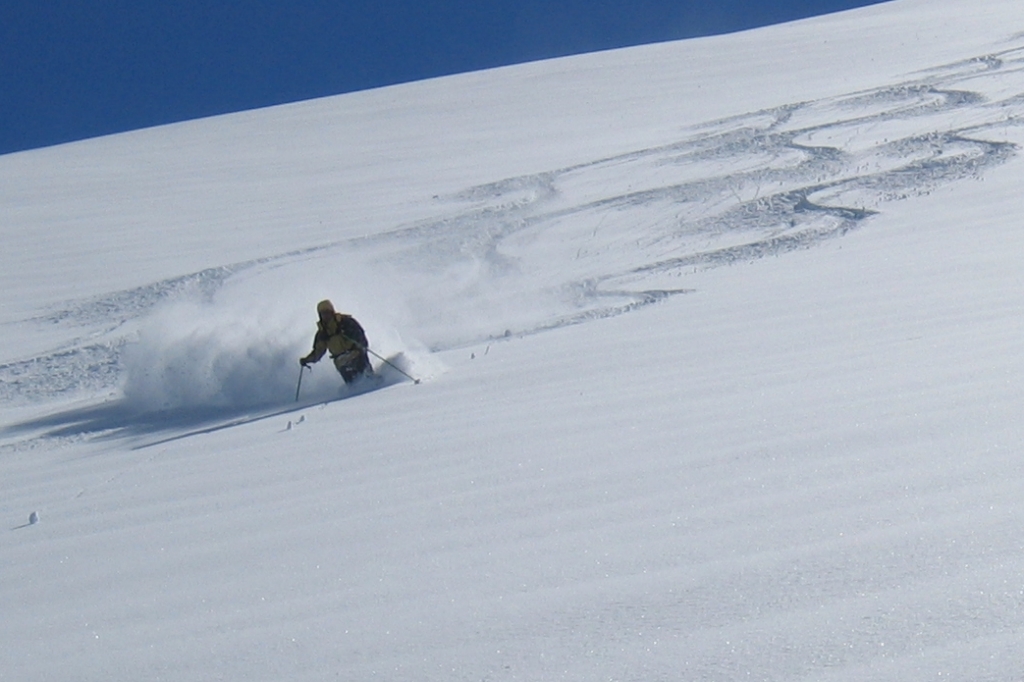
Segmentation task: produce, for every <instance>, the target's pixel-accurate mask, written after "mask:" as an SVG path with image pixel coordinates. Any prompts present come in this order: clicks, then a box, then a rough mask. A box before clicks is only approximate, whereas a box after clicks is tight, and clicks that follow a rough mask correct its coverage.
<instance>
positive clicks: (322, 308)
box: [316, 299, 334, 317]
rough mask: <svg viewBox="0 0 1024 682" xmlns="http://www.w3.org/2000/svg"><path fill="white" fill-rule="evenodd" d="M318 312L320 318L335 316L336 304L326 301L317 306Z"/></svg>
mask: <svg viewBox="0 0 1024 682" xmlns="http://www.w3.org/2000/svg"><path fill="white" fill-rule="evenodd" d="M316 312H317V314H318V315H320V317H323V316H325V315H333V314H334V304H333V303H331V302H330V301H328V300H326V299H324V300H323V301H320V302H319V303H317V304H316Z"/></svg>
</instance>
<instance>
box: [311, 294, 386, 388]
mask: <svg viewBox="0 0 1024 682" xmlns="http://www.w3.org/2000/svg"><path fill="white" fill-rule="evenodd" d="M316 312H317V315H319V316H320V321H319V322H317V325H316V326H317V331H316V336H314V337H313V350H312V351H311V352H310V353H309V355H307V356H305V357H302V358H299V364H300V365H302V366H303V367H308V366H309V365H310V364H311V363H314V362H319V361H320V358H322V357H323V356H324V354H325V353H328V352H329V353H330V354H331V360H334V366H335V367H336V368H337V370H338V373H339V374H341V378H342V379H344V380H345V383H346V384H350V383H352V382H353V381H355V380H356V379H358V378H360V377H363V376H371V375H372V374H373V367H372V366H371V365H370V357H369V355H367V349H368V347H369V345H370V344H369V342H367V340H366V332H364V331H363V328H362V326H360V324H359V323H358V322H356V320H355V318H354V317H352V316H351V315H346V314H344V313H338V312H335V311H334V305H333V304H332V303H331V302H330V301H326V300H325V301H320V303H318V304H317V306H316Z"/></svg>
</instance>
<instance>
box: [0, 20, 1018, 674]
mask: <svg viewBox="0 0 1024 682" xmlns="http://www.w3.org/2000/svg"><path fill="white" fill-rule="evenodd" d="M1022 114H1024V16H1022V15H1020V12H1019V7H1018V6H1017V3H1014V2H1011V1H1010V0H982V1H980V2H974V3H963V2H959V1H955V0H928V2H923V1H919V0H897V1H896V2H892V3H887V4H883V5H876V6H873V7H870V8H864V9H861V10H857V11H853V12H848V13H843V14H839V15H834V16H830V17H822V18H817V19H813V20H808V21H804V22H798V23H795V24H790V25H786V26H777V27H772V28H768V29H762V30H758V31H752V32H748V33H743V34H737V35H732V36H724V37H718V38H711V39H701V40H695V41H686V42H681V43H671V44H664V45H655V46H649V47H644V48H635V49H630V50H622V51H614V52H608V53H601V54H595V55H586V56H581V57H576V58H571V59H563V60H555V61H550V62H539V63H535V64H529V65H523V66H519V67H513V68H508V69H501V70H497V71H491V72H483V73H476V74H467V75H463V76H457V77H452V78H446V79H441V80H436V81H427V82H423V83H417V84H411V85H407V86H400V87H395V88H387V89H383V90H378V91H373V92H368V93H358V94H355V95H345V96H342V97H338V98H330V99H326V100H318V101H313V102H308V103H302V104H297V105H292V106H286V107H279V108H274V109H268V110H263V111H256V112H249V113H245V114H239V115H234V116H227V117H221V118H215V119H209V120H203V121H195V122H191V123H186V124H179V125H175V126H169V127H163V128H156V129H152V130H147V131H141V132H138V133H132V134H127V135H120V136H115V137H110V138H103V139H98V140H93V141H88V142H83V143H77V144H73V145H66V146H62V147H56V148H52V149H46V150H39V151H33V152H27V153H21V154H13V155H8V156H4V157H0V234H2V237H3V243H4V249H3V250H2V251H0V291H2V292H3V294H2V296H0V326H2V329H3V334H2V335H0V519H3V520H4V523H5V524H6V525H4V526H0V536H2V538H3V539H2V541H0V575H2V576H3V580H2V581H0V613H2V614H3V618H0V679H11V680H19V681H20V680H50V679H64V678H67V677H69V671H72V672H70V676H72V677H73V678H74V679H82V680H93V679H96V680H111V679H124V680H137V679H172V680H188V679H196V680H199V679H202V680H206V679H267V680H272V679H273V680H276V679H289V680H306V679H308V680H321V679H353V680H363V679H387V680H435V679H436V680H453V679H458V680H555V679H571V680H577V679H578V680H590V679H609V680H662V679H664V680H677V679H680V680H736V679H761V680H863V679H872V680H925V679H936V678H946V677H949V678H952V679H971V680H1007V681H1009V680H1019V679H1021V678H1022V677H1024V659H1021V657H1020V655H1019V653H1018V652H1019V649H1020V645H1021V637H1022V636H1024V616H1022V607H1024V529H1022V518H1024V516H1022V515H1024V502H1022V501H1021V500H1022V499H1024V497H1022V493H1024V464H1022V460H1021V458H1020V454H1021V445H1022V442H1024V426H1022V425H1021V421H1020V419H1019V416H1018V415H1019V413H1020V407H1021V405H1022V404H1024V389H1022V378H1024V357H1022V354H1021V352H1020V350H1021V338H1022V331H1024V329H1022V327H1024V324H1022V322H1021V320H1022V319H1024V318H1022V312H1024V286H1022V284H1024V283H1022V275H1021V274H1020V272H1021V271H1020V268H1019V266H1018V260H1019V254H1020V253H1021V252H1022V251H1024V235H1022V232H1021V230H1020V229H1019V228H1020V219H1019V218H1018V214H1019V209H1020V205H1021V200H1020V198H1019V197H1020V186H1021V183H1022V180H1024V161H1022V159H1021V155H1020V149H1021V146H1022V145H1024V118H1022ZM324 297H331V298H332V299H333V300H334V301H335V303H336V304H337V305H338V306H339V307H340V308H343V309H346V310H348V311H350V312H353V313H355V314H356V315H357V317H359V318H360V320H362V321H363V322H364V324H365V326H366V327H367V331H368V334H369V336H370V340H371V343H372V345H373V347H374V349H375V350H376V351H377V352H379V353H380V354H382V355H383V356H387V357H395V354H399V353H401V354H402V355H401V357H402V358H403V362H404V364H402V367H403V368H404V369H406V370H408V371H409V372H411V373H412V374H414V375H416V376H417V377H422V378H423V379H424V381H423V383H421V384H419V385H412V384H411V383H409V382H402V381H400V379H401V377H400V375H397V374H396V373H394V372H390V373H389V378H388V381H387V382H386V385H385V386H384V387H382V388H381V389H380V390H374V391H369V392H360V391H345V390H343V389H339V388H338V385H337V384H338V380H337V377H335V376H333V370H332V369H330V367H329V366H327V364H326V363H321V364H320V365H318V366H316V368H315V370H314V371H313V372H312V373H311V374H308V375H307V376H306V377H305V378H304V382H303V385H302V395H303V397H302V400H301V401H300V402H299V403H295V402H294V395H295V382H296V380H297V378H298V370H299V368H298V365H297V363H296V360H297V358H298V357H299V355H300V354H302V353H304V352H305V350H306V348H307V347H308V344H309V341H310V338H311V336H312V331H313V328H312V324H313V321H314V306H315V303H316V302H317V301H318V300H319V299H320V298H324ZM378 364H379V361H378ZM384 369H385V370H386V369H387V368H384ZM32 512H36V513H37V522H35V523H30V522H29V514H30V513H32Z"/></svg>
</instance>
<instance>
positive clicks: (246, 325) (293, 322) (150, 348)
mask: <svg viewBox="0 0 1024 682" xmlns="http://www.w3.org/2000/svg"><path fill="white" fill-rule="evenodd" d="M308 279H309V278H308V277H304V276H303V275H301V274H299V275H297V273H296V272H295V268H290V267H285V268H281V269H277V270H271V271H262V272H253V273H249V274H248V275H246V276H243V277H240V278H239V279H237V280H235V281H233V282H231V283H230V284H229V285H228V286H226V287H225V289H223V290H221V291H220V292H218V294H217V295H216V296H214V297H213V299H212V300H207V301H193V300H186V301H177V302H173V303H169V304H168V305H166V306H163V307H161V308H160V309H158V310H157V311H156V312H155V313H154V314H153V315H152V316H150V318H149V319H148V320H146V321H145V322H144V324H143V325H142V329H141V331H140V333H139V338H138V341H137V342H136V343H134V344H132V345H131V347H130V348H129V349H128V351H127V352H126V356H125V369H126V378H125V383H124V386H123V392H124V398H125V401H126V403H127V404H128V405H130V406H131V407H132V408H134V409H137V410H139V411H143V412H153V411H162V410H206V409H214V410H233V409H240V408H250V407H260V406H273V405H282V404H287V403H289V402H292V401H294V399H295V389H296V383H297V381H298V378H299V372H300V366H299V363H298V359H299V358H300V357H301V356H302V355H305V354H306V353H308V352H309V350H310V347H311V345H312V339H313V335H314V333H315V332H316V303H317V301H319V300H320V299H321V298H326V297H329V295H330V292H331V291H332V290H333V289H335V288H337V289H338V290H340V291H349V292H351V291H352V289H348V288H341V287H330V286H328V287H324V286H323V284H322V282H319V283H312V282H310V281H307V280H308ZM311 292H312V293H311ZM352 299H356V300H352ZM336 303H337V304H339V305H338V307H339V310H344V311H345V312H350V313H352V314H354V315H355V316H356V317H357V319H359V321H360V322H361V323H362V324H363V326H364V327H365V328H366V331H367V335H368V336H369V338H370V344H371V350H373V351H374V353H376V354H379V355H380V356H381V357H384V358H389V359H390V360H391V361H393V362H395V364H396V365H398V366H400V367H401V368H402V369H403V370H404V371H407V372H409V373H410V374H412V373H414V372H419V373H421V374H423V375H424V377H423V378H429V376H433V375H436V374H437V373H439V372H440V371H441V370H442V368H441V367H440V366H439V365H438V364H437V361H436V360H432V359H431V357H430V354H429V352H428V351H426V349H423V348H421V347H419V345H418V344H415V343H407V342H405V341H403V340H402V339H401V338H400V336H399V335H398V333H397V332H395V331H393V330H391V328H390V326H389V325H388V324H386V323H385V322H382V321H381V320H380V319H379V316H375V315H374V314H372V313H371V312H370V311H367V312H366V313H365V314H364V311H363V309H362V306H360V305H358V297H353V296H350V297H349V298H348V299H347V300H342V299H336ZM372 359H373V362H374V365H375V366H379V365H380V364H381V361H380V360H379V359H377V358H376V357H374V358H372ZM417 376H418V375H417ZM342 395H344V386H343V384H342V382H341V379H340V377H339V376H338V374H337V372H336V371H335V370H334V367H333V365H332V364H331V362H330V360H329V359H328V358H324V359H323V360H322V361H321V362H320V363H319V364H317V365H315V366H314V368H313V371H311V372H307V373H306V374H305V375H304V376H303V379H302V399H303V400H304V401H311V400H330V399H333V398H337V397H340V396H342Z"/></svg>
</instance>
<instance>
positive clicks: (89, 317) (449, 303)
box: [0, 48, 1024, 404]
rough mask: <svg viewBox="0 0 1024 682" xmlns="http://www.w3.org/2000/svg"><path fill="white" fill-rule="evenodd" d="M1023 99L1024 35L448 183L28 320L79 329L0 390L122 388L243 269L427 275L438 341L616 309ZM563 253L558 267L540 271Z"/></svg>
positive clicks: (851, 213)
mask: <svg viewBox="0 0 1024 682" xmlns="http://www.w3.org/2000/svg"><path fill="white" fill-rule="evenodd" d="M1022 115H1024V48H1015V49H1009V50H1006V51H1004V52H1001V53H997V54H990V55H983V56H979V57H977V58H975V59H970V60H966V61H962V62H957V63H954V64H949V65H946V66H941V67H937V68H934V69H931V70H928V71H925V72H921V73H917V74H913V75H912V77H910V78H908V79H907V80H906V81H905V82H903V83H900V84H898V85H893V86H887V87H882V88H877V89H871V90H867V91H862V92H853V93H849V94H846V95H843V96H839V97H831V98H826V99H821V100H816V101H810V102H796V103H792V104H788V105H786V106H781V107H778V108H774V109H769V110H764V111H756V112H752V113H748V114H744V115H741V116H735V117H731V118H726V119H723V120H718V121H713V122H709V123H706V124H704V125H701V126H697V127H694V128H691V129H687V130H684V131H682V132H681V134H680V137H679V139H678V140H676V141H674V142H672V143H671V144H667V145H664V146H660V147H655V148H650V149H642V150H637V151H635V152H632V153H629V154H623V155H619V156H615V157H612V158H602V159H597V160H594V161H592V162H589V163H584V164H580V165H575V166H572V167H567V168H561V169H556V170H550V171H546V172H542V173H536V174H533V175H527V176H523V177H513V178H508V179H505V180H502V181H500V182H494V183H489V184H484V185H480V186H477V187H471V188H468V189H466V190H464V191H462V192H459V193H457V194H455V195H452V196H445V197H437V198H436V201H438V202H440V205H441V207H442V209H443V212H442V214H441V217H439V218H433V219H430V220H425V221H423V222H420V223H416V224H411V225H404V226H399V227H397V228H396V229H395V230H393V231H391V232H387V233H383V234H378V235H373V236H369V237H364V238H360V239H355V240H345V241H342V242H337V243H332V244H325V245H322V246H320V247H317V248H313V249H307V250H303V251H296V252H290V253H286V254H280V255H276V256H269V257H266V258H262V259H259V260H255V261H250V262H244V263H238V264H232V265H225V266H221V267H215V268H211V269H208V270H204V271H201V272H196V273H191V274H186V275H182V276H180V277H176V278H173V279H168V280H164V281H160V282H155V283H152V284H150V285H147V286H143V287H139V288H135V289H130V290H125V291H118V292H113V293H111V294H108V295H106V296H101V297H97V298H90V299H84V300H76V301H69V302H67V303H65V304H64V305H61V306H57V307H55V308H54V309H53V310H52V311H49V312H48V313H46V314H44V315H40V316H37V317H33V318H31V319H26V320H24V321H23V322H20V323H17V324H23V325H31V326H33V327H34V328H37V329H46V328H49V327H56V326H60V327H61V328H62V330H64V332H65V334H66V333H67V330H68V329H70V330H72V334H73V337H72V338H70V339H69V340H65V341H64V342H63V343H61V344H60V345H59V346H58V347H55V348H51V349H49V350H48V351H47V352H43V353H40V354H38V355H36V356H34V357H28V358H24V359H19V360H17V361H13V362H8V363H6V364H3V365H0V401H2V402H4V403H13V404H18V403H38V402H44V401H49V400H53V399H59V398H70V397H74V396H78V395H82V394H96V393H100V392H104V391H110V390H113V389H115V388H116V387H117V386H118V385H119V384H121V383H122V381H123V379H124V373H125V368H124V363H123V353H124V352H125V348H126V347H127V346H128V345H129V344H130V343H131V342H132V340H133V335H134V334H135V333H136V330H137V325H138V323H139V322H140V321H141V320H142V319H143V318H145V316H147V315H149V314H151V313H152V312H153V310H154V308H156V306H158V305H159V304H162V303H166V302H168V301H174V300H182V299H188V300H210V299H212V298H213V297H214V295H215V294H216V293H217V292H218V291H219V290H220V289H221V288H222V287H223V286H224V285H225V284H226V283H227V282H229V281H230V280H231V278H232V277H234V276H236V275H238V274H240V273H243V272H244V273H246V274H247V275H253V274H255V275H256V276H258V275H259V269H260V268H271V267H272V268H277V267H281V266H287V265H289V264H294V263H298V264H304V263H308V262H309V261H311V260H317V259H331V258H337V257H338V256H339V255H340V254H346V255H349V256H354V257H356V258H359V259H361V260H363V261H365V262H367V263H371V264H373V265H375V266H376V265H379V266H381V267H384V268H400V269H401V270H402V272H403V279H408V281H410V282H413V283H417V284H421V285H423V286H419V287H417V291H413V290H410V291H408V292H406V295H407V297H408V298H409V304H410V308H411V309H413V310H418V311H420V313H419V314H420V316H421V317H420V318H419V319H415V320H413V322H414V324H415V325H416V326H417V327H418V328H419V329H418V331H420V332H421V333H420V336H421V337H422V338H423V339H424V341H425V342H426V343H427V344H428V346H429V347H430V348H431V350H435V351H437V350H445V349H450V348H456V347H461V346H466V345H470V344H474V343H481V342H485V341H487V340H489V339H497V338H501V337H505V336H510V335H525V334H533V333H537V332H540V331H544V330H549V329H554V328H558V327H563V326H566V325H570V324H578V323H582V322H585V321H587V320H590V319H595V318H603V317H608V316H613V315H619V314H623V313H625V312H628V311H631V310H635V309H637V308H640V307H643V306H646V305H649V304H652V303H656V302H658V301H660V300H663V299H665V298H666V297H670V296H674V295H678V294H683V293H686V292H687V291H690V290H691V289H688V288H686V287H684V286H682V282H683V281H684V280H683V278H684V277H685V275H687V274H689V273H693V272H696V271H701V270H705V269H709V268H715V267H720V266H724V265H730V264H733V263H738V262H746V261H751V260H755V259H759V258H765V257H768V256H778V255H782V254H785V253H787V252H790V251H793V250H796V249H805V248H809V247H813V246H814V245H816V244H818V243H820V242H822V241H823V240H827V239H832V238H835V237H839V236H841V235H843V234H846V233H847V232H849V231H850V230H853V229H856V228H857V227H859V226H860V225H862V224H863V223H864V222H865V221H866V220H868V219H869V218H870V217H871V216H873V215H875V214H877V213H879V212H881V211H883V210H884V207H885V205H886V204H887V203H889V202H892V201H898V200H901V199H904V198H907V197H910V196H919V195H923V194H927V193H929V192H931V191H933V190H934V189H935V188H937V187H939V186H941V185H943V184H947V183H952V182H957V181H962V180H967V179H972V178H980V177H981V176H982V175H983V174H984V173H985V171H987V170H988V169H990V168H993V167H995V166H997V165H999V164H1002V163H1004V162H1005V161H1007V160H1008V159H1009V158H1011V157H1012V156H1013V155H1014V154H1016V152H1017V147H1016V146H1015V145H1014V144H1012V143H1010V142H1008V141H1005V137H1006V135H1005V134H1004V133H1005V131H1007V130H1008V129H1010V128H1020V127H1021V126H1024V119H1022ZM433 208H437V207H433ZM552 253H557V254H558V259H557V262H559V264H560V265H561V267H560V268H558V270H557V271H550V269H549V270H545V271H542V270H541V269H540V268H539V265H540V264H545V263H550V262H552V255H551V254H552ZM542 255H543V257H540V256H542ZM538 287H539V288H538ZM424 292H425V293H424ZM524 296H525V297H531V296H532V297H546V299H547V300H550V301H551V304H550V305H549V306H548V307H546V308H543V309H544V310H546V311H548V313H549V314H548V316H547V317H545V318H543V319H537V318H536V314H535V313H533V317H525V318H517V317H516V316H515V315H514V314H511V315H509V314H506V313H505V312H503V311H505V309H506V307H507V306H508V305H510V304H513V303H514V301H516V300H522V297H524ZM513 307H514V305H513ZM526 309H527V310H531V311H533V310H537V309H538V306H537V305H535V304H531V305H529V306H527V308H526ZM451 311H463V312H461V313H455V314H462V315H466V316H473V318H472V319H474V320H475V321H474V323H473V324H470V325H466V324H463V325H461V326H459V325H456V326H455V327H456V328H458V329H463V330H464V329H467V328H469V329H472V330H473V331H474V334H473V335H472V336H454V337H453V336H449V335H447V332H446V331H445V325H446V322H447V321H449V320H450V318H446V317H445V316H446V315H450V314H452V313H451ZM467 319H469V318H468V317H467ZM432 325H433V326H432ZM448 326H451V325H448Z"/></svg>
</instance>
